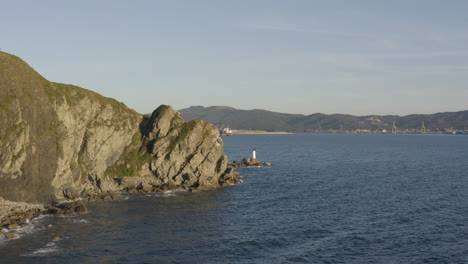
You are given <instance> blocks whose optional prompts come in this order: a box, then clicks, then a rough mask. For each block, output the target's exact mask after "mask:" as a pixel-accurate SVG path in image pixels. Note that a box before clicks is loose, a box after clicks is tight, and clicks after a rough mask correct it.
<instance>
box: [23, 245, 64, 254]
mask: <svg viewBox="0 0 468 264" xmlns="http://www.w3.org/2000/svg"><path fill="white" fill-rule="evenodd" d="M59 250H60V248H59V247H58V246H57V244H56V243H55V242H49V243H47V244H46V245H45V246H44V247H41V248H39V249H37V250H35V251H33V252H31V253H26V254H23V255H21V256H22V257H40V256H46V255H49V254H51V253H53V252H57V251H59Z"/></svg>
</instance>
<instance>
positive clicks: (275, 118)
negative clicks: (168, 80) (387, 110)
mask: <svg viewBox="0 0 468 264" xmlns="http://www.w3.org/2000/svg"><path fill="white" fill-rule="evenodd" d="M180 113H181V114H182V117H183V118H184V119H186V120H194V119H202V120H206V121H209V122H211V123H213V124H215V125H217V126H222V125H227V126H230V127H231V128H232V129H246V130H265V131H288V132H314V131H325V130H337V131H340V130H344V131H352V130H356V129H368V130H384V129H385V130H391V128H392V124H393V121H395V123H396V126H397V127H398V129H399V130H406V129H409V130H411V129H415V130H417V129H420V128H421V124H422V122H423V121H424V124H425V126H426V128H427V129H429V130H432V131H436V130H441V131H444V130H445V129H446V128H448V129H451V128H453V129H456V130H463V129H465V128H466V127H467V126H468V110H465V111H460V112H444V113H435V114H429V115H419V114H414V115H407V116H397V115H384V116H379V115H369V116H353V115H346V114H333V115H325V114H321V113H317V114H311V115H300V114H285V113H277V112H271V111H266V110H260V109H254V110H240V109H235V108H232V107H228V106H210V107H203V106H191V107H189V108H185V109H182V110H180Z"/></svg>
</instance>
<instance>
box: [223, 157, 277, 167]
mask: <svg viewBox="0 0 468 264" xmlns="http://www.w3.org/2000/svg"><path fill="white" fill-rule="evenodd" d="M271 165H272V163H271V162H261V161H259V160H257V159H252V158H244V159H242V160H241V161H234V162H232V163H229V166H230V167H231V168H233V169H237V168H245V167H263V166H271Z"/></svg>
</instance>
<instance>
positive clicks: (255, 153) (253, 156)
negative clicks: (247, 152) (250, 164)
mask: <svg viewBox="0 0 468 264" xmlns="http://www.w3.org/2000/svg"><path fill="white" fill-rule="evenodd" d="M252 159H257V150H256V149H253V150H252Z"/></svg>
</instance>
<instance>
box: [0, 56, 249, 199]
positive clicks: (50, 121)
mask: <svg viewBox="0 0 468 264" xmlns="http://www.w3.org/2000/svg"><path fill="white" fill-rule="evenodd" d="M0 124H1V126H0V197H3V198H4V199H6V200H10V201H18V202H39V203H52V202H54V201H57V200H63V199H67V198H68V199H76V198H80V197H85V198H86V197H88V198H89V197H93V196H104V195H107V194H111V193H113V192H116V191H122V190H124V191H125V190H126V191H131V190H141V189H144V190H146V191H157V190H160V189H167V188H172V189H212V188H216V187H219V186H223V185H227V184H235V183H238V182H240V180H239V179H238V176H239V175H238V174H236V173H235V172H234V171H233V169H232V168H230V167H228V160H227V157H226V156H225V155H224V151H223V141H222V139H221V137H220V136H219V133H218V130H217V129H216V127H214V126H213V125H212V124H210V123H208V122H205V121H200V120H194V121H190V122H185V121H184V120H183V119H182V117H181V116H180V114H179V113H178V112H176V111H175V110H174V109H172V107H170V106H160V107H159V108H158V109H156V110H155V111H154V112H153V114H152V115H151V116H147V117H145V116H143V115H141V114H139V113H137V112H135V111H134V110H132V109H130V108H128V107H127V106H125V105H124V104H123V103H120V102H118V101H116V100H114V99H112V98H107V97H104V96H101V95H99V94H97V93H94V92H92V91H89V90H86V89H83V88H80V87H76V86H73V85H66V84H59V83H53V82H49V81H48V80H46V79H45V78H44V77H42V76H41V75H40V74H38V73H37V72H36V71H34V70H33V69H32V68H31V67H30V66H29V65H28V64H26V63H25V62H24V61H22V60H21V59H20V58H18V57H16V56H13V55H10V54H7V53H3V52H0Z"/></svg>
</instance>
